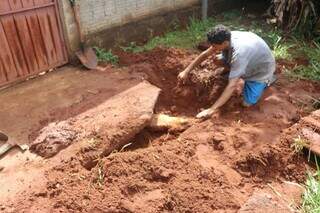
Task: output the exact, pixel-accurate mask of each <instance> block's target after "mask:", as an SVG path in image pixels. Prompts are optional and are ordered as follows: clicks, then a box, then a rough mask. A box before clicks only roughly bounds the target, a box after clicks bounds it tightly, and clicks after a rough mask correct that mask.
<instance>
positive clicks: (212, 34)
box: [207, 24, 231, 44]
mask: <svg viewBox="0 0 320 213" xmlns="http://www.w3.org/2000/svg"><path fill="white" fill-rule="evenodd" d="M207 37H208V41H209V43H210V44H222V43H223V42H224V41H230V40H231V31H230V29H229V28H228V27H226V26H224V25H221V24H219V25H217V26H216V27H215V28H213V29H212V30H210V31H209V32H208V33H207Z"/></svg>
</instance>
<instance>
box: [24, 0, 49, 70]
mask: <svg viewBox="0 0 320 213" xmlns="http://www.w3.org/2000/svg"><path fill="white" fill-rule="evenodd" d="M21 2H22V6H23V7H33V6H34V2H33V0H21ZM25 17H26V20H27V25H28V28H29V32H30V37H31V41H32V44H33V48H34V53H35V60H36V61H37V64H38V67H39V70H45V69H47V68H48V67H49V65H48V61H47V57H46V48H45V45H44V41H43V39H42V35H41V30H40V24H39V22H38V16H37V14H36V13H35V12H34V11H33V12H26V13H25ZM37 71H38V70H37ZM35 72H36V70H35V71H34V72H32V73H35Z"/></svg>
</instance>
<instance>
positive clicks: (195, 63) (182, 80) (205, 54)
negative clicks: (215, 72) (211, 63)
mask: <svg viewBox="0 0 320 213" xmlns="http://www.w3.org/2000/svg"><path fill="white" fill-rule="evenodd" d="M213 53H214V49H213V47H210V48H209V49H207V50H206V51H204V52H202V53H201V54H200V55H199V56H198V57H197V58H196V59H195V60H193V61H192V63H191V64H190V65H189V66H188V67H187V68H186V69H185V70H184V71H183V72H181V73H180V74H179V76H178V80H179V83H186V81H187V79H188V75H189V73H190V72H191V70H193V69H194V68H195V67H197V66H198V65H199V64H200V63H201V62H203V61H204V60H205V59H206V58H208V57H209V56H210V55H212V54H213Z"/></svg>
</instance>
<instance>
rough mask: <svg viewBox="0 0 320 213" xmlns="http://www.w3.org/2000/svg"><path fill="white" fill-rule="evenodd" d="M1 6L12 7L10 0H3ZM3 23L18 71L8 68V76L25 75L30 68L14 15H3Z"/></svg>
mask: <svg viewBox="0 0 320 213" xmlns="http://www.w3.org/2000/svg"><path fill="white" fill-rule="evenodd" d="M0 7H2V8H5V10H9V9H8V8H10V4H9V2H8V0H2V1H1V5H0ZM1 23H2V26H3V29H4V32H5V35H6V38H7V42H8V45H9V48H10V51H11V54H12V57H13V61H14V64H15V67H16V73H13V71H12V70H7V72H8V73H7V76H8V78H9V80H10V79H11V77H13V76H15V77H16V78H17V77H19V76H23V75H24V73H25V72H26V71H27V70H28V67H27V64H26V61H25V58H24V54H23V50H22V47H21V44H20V40H19V38H18V36H17V34H18V32H17V29H16V25H15V21H14V19H13V17H12V16H4V17H1Z"/></svg>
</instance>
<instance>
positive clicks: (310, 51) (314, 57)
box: [292, 42, 320, 81]
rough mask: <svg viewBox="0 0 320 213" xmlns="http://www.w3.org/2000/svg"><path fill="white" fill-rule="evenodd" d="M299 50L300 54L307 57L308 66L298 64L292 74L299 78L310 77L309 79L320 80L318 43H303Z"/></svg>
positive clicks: (319, 50) (319, 44)
mask: <svg viewBox="0 0 320 213" xmlns="http://www.w3.org/2000/svg"><path fill="white" fill-rule="evenodd" d="M300 51H301V53H302V54H304V55H306V56H307V57H308V59H309V63H310V64H309V65H308V66H298V67H296V68H295V69H294V70H293V72H292V74H293V76H294V77H296V78H299V79H310V80H316V81H319V80H320V61H319V58H320V43H317V42H313V45H312V46H310V45H307V44H304V45H303V46H302V47H301V48H300Z"/></svg>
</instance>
